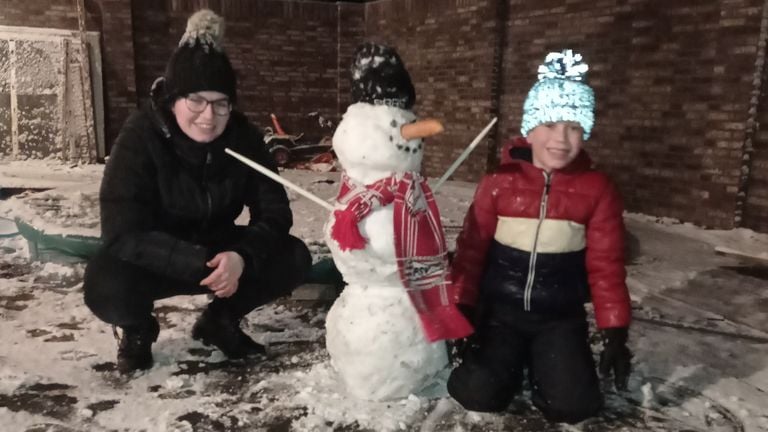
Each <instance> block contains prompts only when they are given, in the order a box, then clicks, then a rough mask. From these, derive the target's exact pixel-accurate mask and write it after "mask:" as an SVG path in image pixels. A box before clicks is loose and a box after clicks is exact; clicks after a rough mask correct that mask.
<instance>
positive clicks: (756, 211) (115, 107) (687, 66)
mask: <svg viewBox="0 0 768 432" xmlns="http://www.w3.org/2000/svg"><path fill="white" fill-rule="evenodd" d="M662 3H663V4H662ZM764 3H765V2H764V0H700V1H691V0H670V1H667V2H658V1H654V0H632V1H625V0H568V1H563V0H537V1H536V2H532V1H525V0H507V1H506V2H504V1H494V0H429V1H416V0H380V1H377V2H373V3H367V4H365V5H350V4H333V3H317V2H299V1H291V0H287V1H281V0H252V1H247V0H209V1H205V0H160V1H151V0H92V1H91V0H89V1H86V8H87V10H88V29H89V30H97V31H102V52H103V57H104V80H105V88H106V99H107V100H106V104H107V106H106V110H107V116H108V117H107V140H108V143H110V142H111V141H112V139H113V138H114V135H115V133H116V131H117V130H118V129H119V127H120V125H121V124H122V122H123V120H124V118H125V117H126V116H127V114H128V112H129V111H130V110H131V109H133V108H134V107H135V106H136V103H137V95H138V97H140V98H141V97H146V96H147V94H148V89H149V84H150V83H151V82H152V80H153V79H154V78H155V77H156V76H158V75H160V74H161V73H162V71H163V69H164V66H165V62H166V60H167V58H168V56H169V55H170V53H171V52H172V50H173V47H174V46H175V45H176V43H177V41H178V38H179V37H180V36H181V33H182V31H183V27H184V23H185V20H186V17H187V16H188V15H189V14H190V13H191V12H192V11H193V10H196V9H199V8H200V7H205V6H207V7H210V8H212V9H214V10H216V11H217V12H219V13H221V14H223V15H224V17H225V18H226V19H227V24H228V31H227V34H226V36H225V48H226V49H227V51H228V53H229V55H230V57H231V58H232V61H233V63H234V65H235V67H236V69H237V70H238V72H239V76H240V97H241V104H240V105H241V107H242V108H243V109H244V110H245V111H246V112H247V113H248V114H249V115H250V117H251V118H252V119H253V120H254V121H256V122H257V123H259V124H261V125H268V124H269V118H268V114H269V113H270V112H275V113H277V114H278V115H279V116H280V119H281V122H282V124H283V126H284V127H285V129H287V130H288V131H289V132H291V131H305V132H309V133H313V132H318V133H319V132H321V131H317V126H316V123H314V120H313V119H310V118H309V117H307V114H308V113H310V112H313V111H318V112H320V113H321V114H323V115H325V116H330V117H336V118H338V115H339V114H340V113H341V112H343V111H344V110H345V109H346V106H347V105H348V104H349V96H348V95H349V72H348V68H349V63H350V61H351V54H352V52H353V50H354V48H355V47H356V46H357V45H358V44H359V43H360V42H362V41H365V40H371V41H378V42H381V43H386V44H390V45H394V46H396V47H397V48H398V50H399V51H400V53H401V55H402V57H403V59H404V61H405V62H406V65H407V67H408V69H409V71H410V73H411V75H412V77H413V79H414V84H415V85H416V90H417V104H416V111H417V113H418V114H419V115H421V116H434V117H438V118H440V119H442V120H443V121H444V122H445V123H446V132H445V133H444V134H442V135H440V136H438V137H435V138H432V139H430V141H429V142H428V147H427V152H426V157H425V171H426V173H427V174H428V175H431V176H435V175H439V174H441V173H442V172H443V170H444V169H445V168H446V167H447V165H448V164H449V163H450V162H451V161H452V160H453V159H454V158H455V157H456V156H457V155H458V154H459V152H460V151H461V150H462V148H463V147H464V146H465V145H466V144H467V143H468V142H469V141H470V140H471V139H472V138H473V137H474V136H475V134H477V132H479V130H480V129H481V128H482V127H483V126H484V125H485V123H486V122H487V121H488V120H489V119H490V118H491V117H492V116H493V115H496V114H498V115H499V116H500V123H499V126H498V129H497V131H496V132H495V134H492V136H491V137H489V138H488V139H487V140H486V141H485V142H484V145H482V146H481V147H480V148H479V149H477V150H476V151H475V153H474V154H473V156H472V157H471V158H470V159H469V160H468V161H467V162H466V163H465V164H464V165H463V166H462V168H461V169H460V170H459V171H458V172H457V174H456V175H455V178H457V179H464V180H476V179H477V178H478V177H479V176H480V175H481V174H482V173H483V172H485V171H486V170H487V169H489V168H490V167H492V166H493V163H492V161H493V160H494V159H495V157H496V153H497V151H496V148H497V147H498V146H499V145H500V144H501V143H502V142H503V141H504V140H505V139H507V138H510V137H512V136H515V135H517V134H518V127H519V119H520V114H521V106H522V102H523V99H524V97H525V95H526V93H527V91H528V89H529V88H530V86H531V85H532V84H533V81H534V79H535V70H536V67H537V65H538V64H539V63H540V62H541V61H542V59H543V56H544V55H545V54H546V52H548V51H550V50H559V49H561V48H563V47H570V48H573V49H576V50H578V51H580V52H582V53H583V54H584V55H585V57H586V59H587V61H588V62H589V63H590V66H591V72H590V83H591V84H592V86H593V88H594V89H595V92H596V95H597V99H598V107H597V124H596V126H595V129H594V131H593V138H592V139H591V140H590V141H589V142H588V149H589V151H590V154H591V155H592V156H593V159H594V160H595V161H596V163H597V164H598V166H599V167H600V168H601V169H603V170H605V171H606V172H608V173H609V174H610V175H611V176H612V177H613V178H614V179H615V181H616V182H617V184H618V185H619V187H620V189H621V190H622V192H623V194H624V197H625V200H626V204H627V208H628V209H629V210H630V211H635V212H642V213H646V214H652V215H657V216H669V217H674V218H678V219H681V220H684V221H688V222H693V223H696V224H698V225H703V226H709V227H717V228H730V227H732V226H733V225H734V218H735V211H736V203H737V202H738V199H737V195H738V193H739V175H740V172H741V171H742V168H743V167H742V165H743V164H742V156H743V154H744V152H745V148H744V143H745V138H746V136H747V131H746V127H747V120H748V119H749V118H750V113H749V110H750V108H753V106H752V105H754V104H755V100H754V98H753V97H752V96H751V92H752V91H753V90H754V84H753V81H754V79H753V78H754V77H753V76H754V73H755V70H756V65H755V64H756V59H757V57H758V55H757V54H758V52H757V49H758V48H757V47H758V38H759V35H760V20H761V15H762V13H763V4H764ZM0 24H3V25H21V26H31V27H53V28H64V29H76V28H77V18H76V14H75V10H74V3H73V2H72V1H71V0H53V1H43V0H25V1H18V0H0ZM131 35H133V37H131ZM767 75H768V74H767ZM763 81H764V82H765V81H768V77H767V78H766V79H764V80H763ZM763 87H765V86H763ZM757 120H758V123H764V122H767V121H768V102H767V101H766V100H765V97H761V98H760V99H759V107H758V113H757ZM313 128H314V129H313ZM753 144H754V145H753V148H752V149H751V150H752V162H751V167H750V168H751V170H750V177H749V180H748V182H747V183H746V185H747V187H748V188H747V189H746V191H747V195H746V200H745V207H744V217H743V222H742V226H745V227H748V228H753V229H756V230H759V231H768V222H766V221H767V220H768V217H767V216H768V174H766V172H768V170H766V168H767V167H768V133H766V132H765V131H758V132H757V133H756V135H755V139H754V141H753ZM489 160H490V162H489Z"/></svg>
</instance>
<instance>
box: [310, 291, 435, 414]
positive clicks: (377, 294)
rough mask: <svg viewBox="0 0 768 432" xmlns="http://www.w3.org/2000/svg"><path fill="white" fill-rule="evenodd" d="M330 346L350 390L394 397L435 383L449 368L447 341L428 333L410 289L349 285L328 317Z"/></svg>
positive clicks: (371, 397) (360, 394) (368, 397)
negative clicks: (428, 336)
mask: <svg viewBox="0 0 768 432" xmlns="http://www.w3.org/2000/svg"><path fill="white" fill-rule="evenodd" d="M325 325H326V346H327V349H328V353H329V354H330V356H331V363H332V364H333V367H334V368H335V369H336V371H337V372H338V373H339V375H340V376H341V378H342V380H343V381H344V384H345V385H346V388H347V391H348V392H350V393H351V394H352V395H354V396H355V397H358V398H360V399H366V400H388V399H398V398H404V397H407V396H408V395H409V394H412V393H418V392H419V391H421V390H423V389H425V388H427V387H430V386H434V385H436V384H437V385H441V383H439V382H438V380H439V378H438V377H437V375H438V374H439V373H440V372H441V371H443V370H444V369H445V368H446V367H448V356H447V353H446V348H445V343H444V342H435V343H430V342H428V341H427V340H426V339H425V338H424V334H423V331H422V329H421V322H420V321H419V317H418V314H417V313H416V310H415V309H414V307H413V305H412V304H411V301H410V299H409V298H408V295H407V293H406V292H405V289H404V288H403V287H402V286H399V287H391V286H390V287H367V286H359V285H348V286H347V287H345V288H344V291H343V292H342V293H341V296H339V298H338V299H337V300H336V302H335V303H334V304H333V306H332V307H331V310H330V311H329V312H328V317H327V318H326V324H325Z"/></svg>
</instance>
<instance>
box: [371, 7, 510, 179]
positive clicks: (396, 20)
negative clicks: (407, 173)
mask: <svg viewBox="0 0 768 432" xmlns="http://www.w3.org/2000/svg"><path fill="white" fill-rule="evenodd" d="M497 3H498V2H496V1H492V0H430V1H428V2H427V1H412V0H391V1H380V2H374V3H370V4H368V5H366V39H367V40H370V41H374V42H379V43H384V44H387V45H392V46H395V47H396V48H397V50H398V52H399V53H400V56H401V57H402V58H403V61H404V62H405V65H406V67H407V69H408V71H409V73H410V74H411V78H412V79H413V82H414V86H415V87H416V106H415V111H416V112H417V114H418V115H419V116H424V117H436V118H438V119H440V120H442V121H443V122H444V124H445V132H444V133H443V134H441V135H438V136H436V137H433V138H430V139H429V140H428V141H427V147H426V151H425V157H424V171H425V173H426V174H427V175H429V176H440V175H442V173H443V171H444V170H445V169H446V168H447V167H448V166H449V165H450V164H451V162H453V160H454V159H455V158H456V157H457V156H458V155H459V154H460V153H461V151H462V150H463V149H464V147H465V146H466V145H467V144H469V142H470V141H471V140H472V138H474V137H475V135H477V133H478V132H480V130H481V129H482V128H483V127H485V124H486V123H487V122H488V121H489V120H490V119H491V117H493V112H492V111H493V106H492V101H493V94H492V89H493V82H494V70H493V66H494V54H495V49H496V46H497V37H496V31H497V26H496V18H495V17H496V11H497V9H496V8H497ZM490 145H491V140H486V144H485V145H481V146H480V147H479V148H478V149H476V151H475V152H473V154H472V156H471V157H470V158H469V159H468V160H467V161H466V162H465V163H464V164H463V165H462V166H461V168H460V169H459V171H457V173H456V174H455V177H457V178H461V179H472V180H474V179H477V178H479V177H480V176H481V175H482V173H484V172H485V171H486V166H487V155H488V151H489V150H488V147H489V146H490Z"/></svg>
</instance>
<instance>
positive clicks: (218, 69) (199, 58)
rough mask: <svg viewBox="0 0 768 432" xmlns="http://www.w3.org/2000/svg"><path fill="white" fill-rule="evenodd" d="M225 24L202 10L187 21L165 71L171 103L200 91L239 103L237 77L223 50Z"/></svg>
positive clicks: (167, 94) (206, 10)
mask: <svg viewBox="0 0 768 432" xmlns="http://www.w3.org/2000/svg"><path fill="white" fill-rule="evenodd" d="M223 36H224V20H223V19H222V18H221V17H220V16H218V15H216V14H215V13H214V12H213V11H210V10H208V9H202V10H199V11H197V12H195V13H194V14H193V15H192V16H190V17H189V20H187V29H186V31H185V32H184V35H183V36H182V37H181V40H180V41H179V47H178V48H176V51H174V53H173V54H172V55H171V58H170V59H169V60H168V65H167V66H166V69H165V82H164V86H165V88H164V90H165V95H166V97H168V99H169V100H170V101H173V100H174V99H176V98H179V97H184V96H186V95H188V94H190V93H195V92H199V91H217V92H219V93H223V94H225V95H227V96H228V97H229V100H230V102H232V103H235V102H236V99H237V90H236V89H237V77H236V76H235V71H234V69H233V68H232V64H231V63H230V62H229V58H228V57H227V55H226V54H225V53H224V50H223V49H222V47H221V41H222V38H223Z"/></svg>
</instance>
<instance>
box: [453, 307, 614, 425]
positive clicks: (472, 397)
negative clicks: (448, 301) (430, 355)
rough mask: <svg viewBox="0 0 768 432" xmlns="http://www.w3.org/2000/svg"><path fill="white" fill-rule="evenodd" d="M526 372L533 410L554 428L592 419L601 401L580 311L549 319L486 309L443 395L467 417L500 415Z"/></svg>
mask: <svg viewBox="0 0 768 432" xmlns="http://www.w3.org/2000/svg"><path fill="white" fill-rule="evenodd" d="M525 369H527V370H528V378H529V381H530V384H531V393H532V401H533V404H534V405H535V406H536V407H537V408H538V409H539V410H541V412H542V413H543V414H544V416H545V417H546V418H547V419H548V420H550V421H554V422H568V423H577V422H579V421H581V420H584V419H586V418H589V417H592V416H594V415H595V414H596V413H597V412H598V411H599V410H600V408H601V407H602V404H603V399H602V394H601V392H600V385H599V380H598V378H597V373H596V371H595V363H594V360H593V358H592V352H591V349H590V347H589V341H588V328H587V321H586V317H585V314H584V313H583V311H580V313H577V314H575V315H573V316H568V317H557V318H556V317H552V316H545V315H539V314H534V313H531V312H524V311H520V310H512V309H509V308H504V307H500V306H498V305H495V306H494V305H491V306H490V307H488V308H487V309H486V311H485V313H484V316H483V319H482V323H481V324H480V325H479V326H478V328H477V332H476V333H475V335H473V336H472V339H471V340H470V343H469V347H468V348H467V349H466V351H465V353H464V356H463V362H462V364H461V365H460V366H459V367H457V368H456V369H455V370H454V371H453V372H452V373H451V377H450V379H449V381H448V392H449V393H450V394H451V396H453V398H454V399H456V400H457V401H458V402H459V403H460V404H461V405H462V406H464V407H465V408H466V409H468V410H472V411H484V412H497V411H503V410H504V409H506V408H507V406H509V404H510V402H511V401H512V399H513V398H514V396H515V394H517V393H518V392H519V391H520V389H521V387H522V384H523V371H524V370H525Z"/></svg>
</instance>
